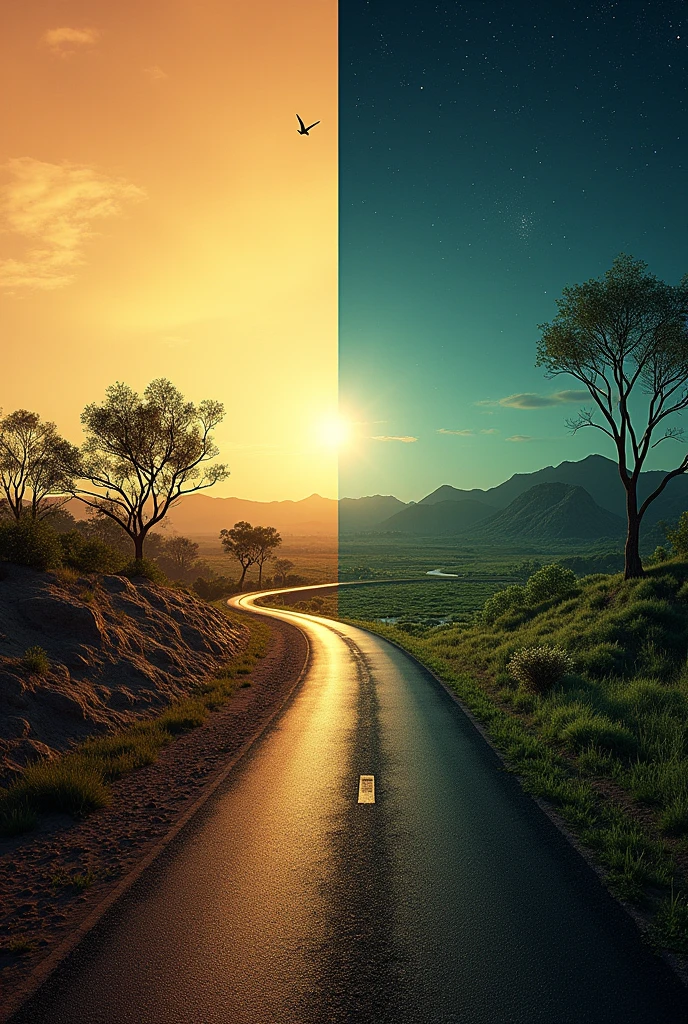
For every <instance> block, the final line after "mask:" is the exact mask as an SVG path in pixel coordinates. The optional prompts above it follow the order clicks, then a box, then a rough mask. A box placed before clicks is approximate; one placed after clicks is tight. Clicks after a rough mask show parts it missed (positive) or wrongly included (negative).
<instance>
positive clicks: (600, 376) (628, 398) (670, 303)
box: [537, 253, 688, 579]
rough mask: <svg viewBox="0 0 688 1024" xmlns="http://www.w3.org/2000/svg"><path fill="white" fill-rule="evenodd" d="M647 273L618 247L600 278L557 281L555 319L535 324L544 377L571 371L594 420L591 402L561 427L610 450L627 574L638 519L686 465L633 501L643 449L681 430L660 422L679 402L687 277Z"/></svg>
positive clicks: (687, 378) (685, 350) (685, 365)
mask: <svg viewBox="0 0 688 1024" xmlns="http://www.w3.org/2000/svg"><path fill="white" fill-rule="evenodd" d="M646 271H647V264H646V263H643V262H642V261H641V260H636V259H633V257H632V256H627V255H625V254H623V253H622V254H621V255H619V256H617V257H616V259H615V260H614V261H613V263H612V266H611V269H610V270H608V271H607V272H606V274H605V275H604V277H603V278H602V279H601V280H600V279H596V280H590V281H587V282H586V283H585V284H581V285H573V286H572V287H567V288H564V290H563V295H562V298H560V299H558V300H557V306H558V308H559V312H558V313H557V315H556V317H555V318H554V321H553V322H552V323H546V324H541V325H540V327H539V330H540V331H541V332H542V335H541V338H540V341H539V343H538V350H537V365H538V366H544V367H546V369H547V375H548V376H549V377H554V376H556V375H557V374H560V373H568V374H570V375H571V376H572V377H575V379H576V380H578V381H580V382H581V384H584V385H585V387H586V388H587V389H588V391H589V392H590V397H591V398H592V400H593V402H594V404H595V406H596V407H597V411H598V412H599V413H601V419H602V422H596V421H595V412H596V410H595V408H594V407H593V408H590V409H582V410H581V411H580V413H579V415H578V417H576V418H575V419H571V420H568V421H567V422H568V426H569V427H570V429H571V430H572V431H574V432H575V431H577V430H580V429H581V428H582V427H595V428H596V429H597V430H601V431H602V433H604V434H606V435H607V437H609V438H611V440H612V441H613V443H614V445H615V447H616V456H617V462H618V466H619V475H620V477H621V482H622V483H623V486H624V488H625V490H626V514H627V520H628V531H627V537H626V552H625V561H626V567H625V576H626V579H630V578H633V577H637V576H642V575H643V565H642V562H641V560H640V551H639V541H640V524H641V522H642V519H643V516H644V515H645V513H646V511H647V509H648V507H649V505H650V504H651V503H652V502H653V501H654V500H655V498H657V497H659V495H660V494H661V493H662V491H663V490H664V488H665V487H666V486H667V484H668V483H669V481H670V480H672V479H673V478H674V477H675V476H679V475H680V474H681V473H685V472H686V470H687V469H688V455H684V456H683V457H682V458H681V459H680V461H679V464H678V466H676V468H675V469H672V470H671V471H670V472H668V473H666V474H665V475H664V477H663V479H662V480H661V481H660V483H659V484H658V486H657V487H656V488H655V489H654V491H653V492H652V493H651V494H650V495H648V497H647V498H646V499H645V500H644V501H643V503H642V504H641V505H639V504H638V477H639V475H640V472H641V470H642V468H643V464H644V462H645V460H646V458H647V456H648V454H649V452H650V451H651V450H652V449H654V448H656V447H657V445H659V444H661V443H662V442H663V441H668V440H682V438H683V429H682V428H681V427H678V426H676V425H675V424H671V423H667V420H668V418H669V417H671V416H672V415H675V414H677V413H680V412H681V411H682V410H683V409H685V408H686V407H687V406H688V327H687V319H688V275H686V276H684V277H683V279H682V280H681V283H680V284H679V285H676V286H672V285H668V284H665V283H664V282H663V281H659V280H657V278H656V277H653V276H652V275H651V274H648V273H646ZM662 431H663V432H662ZM658 433H659V436H657V435H658Z"/></svg>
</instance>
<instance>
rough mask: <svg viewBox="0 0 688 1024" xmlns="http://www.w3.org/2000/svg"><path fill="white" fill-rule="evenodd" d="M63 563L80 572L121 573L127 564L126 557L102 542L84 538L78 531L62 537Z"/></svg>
mask: <svg viewBox="0 0 688 1024" xmlns="http://www.w3.org/2000/svg"><path fill="white" fill-rule="evenodd" d="M59 540H60V547H61V548H62V561H63V564H64V565H68V566H69V567H70V568H72V569H77V570H78V571H79V572H101V573H108V574H112V573H117V572H121V570H122V569H123V568H124V566H125V565H126V564H127V559H126V557H125V556H124V555H123V554H122V553H121V552H120V551H117V550H116V549H115V548H113V547H110V545H109V544H105V543H104V542H103V541H102V540H97V539H95V538H94V539H91V540H89V539H88V538H86V537H84V536H83V534H81V533H80V532H79V531H78V530H71V531H70V532H69V533H63V534H61V535H60V538H59Z"/></svg>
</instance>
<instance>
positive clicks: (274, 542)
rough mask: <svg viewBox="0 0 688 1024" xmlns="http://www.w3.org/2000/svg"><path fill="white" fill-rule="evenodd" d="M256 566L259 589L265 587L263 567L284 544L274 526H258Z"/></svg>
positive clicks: (256, 531) (256, 532)
mask: <svg viewBox="0 0 688 1024" xmlns="http://www.w3.org/2000/svg"><path fill="white" fill-rule="evenodd" d="M254 533H255V537H256V551H257V554H256V565H257V566H258V587H259V588H260V587H262V585H263V565H264V564H265V562H267V561H268V560H269V559H270V558H272V557H273V553H274V551H275V549H276V548H278V547H279V546H280V544H281V543H282V538H281V536H280V535H279V533H278V532H277V530H276V529H275V527H274V526H256V527H255V530H254Z"/></svg>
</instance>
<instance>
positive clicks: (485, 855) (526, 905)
mask: <svg viewBox="0 0 688 1024" xmlns="http://www.w3.org/2000/svg"><path fill="white" fill-rule="evenodd" d="M256 598H257V595H255V594H252V595H247V596H243V597H239V598H237V599H233V601H232V603H233V604H235V605H236V606H237V607H239V608H242V609H244V610H247V611H254V612H257V613H259V614H261V615H267V616H275V617H277V618H280V619H282V620H285V621H288V622H290V623H293V624H294V625H295V626H296V627H297V628H299V629H301V630H302V631H303V632H304V633H305V634H306V635H307V638H308V642H309V646H310V656H309V662H308V666H307V669H306V672H305V675H304V678H303V680H302V682H301V685H300V686H299V688H298V689H297V691H296V692H295V694H294V696H293V697H292V698H291V700H290V701H289V703H288V705H287V706H286V708H285V709H284V711H283V712H282V713H281V715H280V716H279V718H278V719H277V721H276V722H275V723H274V724H273V725H272V726H271V727H270V728H269V730H268V731H267V732H266V733H265V734H264V735H263V737H262V738H261V740H260V741H259V742H258V743H256V744H255V745H254V746H253V747H252V748H251V750H250V751H249V753H248V754H247V755H246V756H245V757H244V758H243V760H242V761H241V762H240V763H239V764H238V765H237V767H236V769H235V770H234V771H233V772H232V773H231V775H230V777H229V779H228V780H227V782H226V783H225V784H224V785H223V786H222V787H221V788H220V789H219V790H218V791H217V792H216V793H215V795H214V796H213V797H212V798H211V799H210V800H209V801H208V803H206V805H205V806H204V808H203V809H202V810H201V811H200V812H199V813H198V814H197V815H196V816H195V817H194V818H193V819H192V820H191V822H189V824H188V825H187V826H186V828H185V829H184V830H183V832H182V833H180V835H179V836H178V837H177V839H176V840H175V841H174V842H173V843H172V844H171V845H170V846H169V847H168V848H167V849H166V850H165V852H164V853H163V854H162V855H161V856H160V857H159V858H158V860H157V861H156V862H155V863H154V865H153V866H152V867H151V868H150V869H149V870H148V871H147V872H146V873H145V874H144V875H143V876H142V877H141V878H140V879H139V881H138V882H137V883H136V884H135V886H134V887H133V888H132V889H131V890H130V891H129V892H128V893H127V895H126V896H125V897H124V898H123V899H122V900H120V901H119V902H118V903H117V904H116V905H115V907H114V908H113V909H112V910H111V911H110V912H109V913H108V914H107V915H106V916H105V918H103V920H102V921H101V922H100V924H99V925H98V926H97V927H96V928H95V929H94V930H93V931H92V932H91V933H90V934H89V935H88V936H87V937H86V939H85V940H84V941H83V942H82V943H81V944H80V946H79V947H78V948H77V950H76V951H75V952H74V953H73V954H72V955H71V956H70V957H69V959H68V960H67V961H65V962H64V964H63V965H62V967H61V968H60V969H59V970H58V971H57V972H56V973H55V974H54V975H53V976H52V977H51V978H50V979H49V981H48V982H47V983H46V984H45V985H44V986H43V988H42V989H41V990H40V991H39V992H38V993H37V995H36V996H35V997H34V998H33V999H32V1000H31V1002H30V1003H29V1004H27V1005H26V1006H25V1007H24V1008H23V1009H22V1010H21V1011H20V1012H19V1014H18V1015H17V1016H16V1017H15V1018H13V1020H14V1021H15V1022H16V1024H19V1022H21V1024H28V1022H31V1024H42V1022H48V1021H49V1022H51V1024H74V1022H76V1021H78V1022H79V1024H128V1022H132V1024H133V1022H136V1024H330V1022H332V1024H334V1022H352V1024H353V1022H357V1024H411V1022H414V1024H416V1022H418V1024H425V1022H427V1024H445V1022H446V1024H449V1022H461V1024H521V1022H522V1024H617V1022H618V1024H622V1022H623V1024H686V1021H688V1000H687V998H686V990H685V989H684V988H683V986H681V985H680V983H679V982H678V981H677V980H676V978H675V977H674V975H673V974H672V973H671V972H670V971H669V969H668V968H667V967H666V966H665V965H664V963H663V962H662V961H661V960H659V959H658V958H656V957H654V956H653V954H652V953H651V952H650V951H649V950H648V949H647V948H646V947H645V946H644V945H643V943H642V942H641V940H640V938H639V935H638V932H637V931H636V929H635V926H634V925H633V924H632V922H631V921H630V919H629V918H628V917H627V916H626V915H625V914H624V912H623V911H622V910H621V909H620V907H619V906H618V905H617V904H616V903H615V902H614V901H613V900H612V899H611V898H610V897H609V896H608V895H607V894H606V892H605V891H604V890H603V888H602V886H601V885H600V883H599V881H598V880H597V878H596V877H595V876H594V875H593V873H592V872H591V871H590V869H589V868H588V867H587V865H586V864H585V863H584V861H583V860H582V859H581V858H580V857H579V855H578V854H577V853H576V852H575V851H574V850H573V849H572V848H571V847H570V845H569V844H568V843H567V842H566V841H565V839H564V838H563V837H562V836H561V834H560V833H559V832H558V831H557V829H556V828H555V827H554V826H553V825H552V823H551V822H550V821H549V819H548V818H547V817H546V816H545V815H544V814H543V813H542V811H541V810H540V809H539V808H538V807H537V806H536V804H535V803H534V802H533V801H532V800H531V799H530V798H528V797H527V796H525V795H524V794H523V793H522V791H521V790H520V788H519V785H518V782H517V780H516V779H515V778H513V777H512V776H511V775H509V774H508V773H506V772H505V771H503V770H502V767H501V764H500V762H499V760H498V759H497V757H496V755H495V754H494V752H493V751H492V749H491V748H490V747H489V746H488V745H487V744H486V742H485V741H484V739H483V738H482V736H481V735H480V734H479V733H478V731H477V730H476V729H475V727H474V726H473V725H472V723H471V722H470V721H469V719H468V718H467V717H466V715H465V714H464V713H463V712H462V710H461V708H460V707H459V706H458V704H457V703H456V702H455V701H454V700H453V699H452V698H451V697H450V696H449V695H448V694H447V693H446V692H445V691H444V690H443V689H442V688H441V687H440V686H439V685H438V684H437V683H436V681H435V680H434V679H433V678H432V677H431V676H430V675H429V674H428V673H427V672H426V671H425V670H424V669H423V668H422V667H421V666H420V665H418V663H417V662H415V661H414V660H413V659H412V658H410V657H409V656H408V655H406V654H405V653H404V652H403V651H401V650H399V649H398V648H396V647H394V646H393V645H391V644H389V643H388V642H386V641H385V640H383V639H381V638H379V637H377V636H374V635H372V634H370V633H367V632H365V631H363V630H360V629H357V628H354V627H351V626H348V625H344V624H342V623H337V622H333V621H330V620H327V619H323V618H318V617H317V616H313V615H305V614H301V613H298V612H295V611H290V610H287V609H267V608H265V609H257V608H255V607H254V603H255V601H256ZM362 774H370V775H374V777H375V797H376V801H375V803H369V804H365V803H358V794H359V778H360V776H361V775H362Z"/></svg>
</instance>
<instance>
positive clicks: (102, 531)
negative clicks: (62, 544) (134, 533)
mask: <svg viewBox="0 0 688 1024" xmlns="http://www.w3.org/2000/svg"><path fill="white" fill-rule="evenodd" d="M75 529H77V530H78V531H79V533H80V534H81V535H82V537H85V539H86V540H97V541H100V543H101V544H106V545H107V546H108V547H109V548H114V549H115V551H119V552H120V554H127V555H128V554H129V553H130V551H131V541H130V539H129V537H127V535H126V533H125V532H124V530H123V529H122V527H121V526H120V525H119V523H116V522H115V520H114V519H110V518H109V516H105V515H102V514H101V513H99V512H97V511H93V510H92V511H91V513H90V515H89V517H88V519H80V520H78V521H77V523H76V527H75ZM152 539H153V538H152V537H149V542H150V541H151V540H152Z"/></svg>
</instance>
